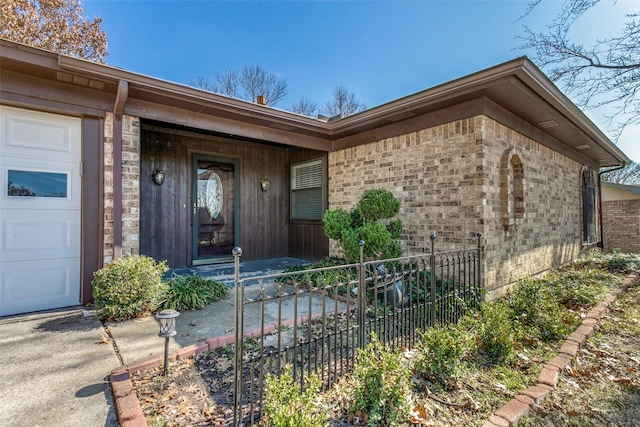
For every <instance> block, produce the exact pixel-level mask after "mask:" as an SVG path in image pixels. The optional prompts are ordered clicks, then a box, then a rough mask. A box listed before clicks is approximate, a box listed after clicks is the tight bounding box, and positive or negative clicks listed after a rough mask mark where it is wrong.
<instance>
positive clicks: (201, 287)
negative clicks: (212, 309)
mask: <svg viewBox="0 0 640 427" xmlns="http://www.w3.org/2000/svg"><path fill="white" fill-rule="evenodd" d="M228 296H229V287H228V286H227V285H226V284H225V283H222V282H216V281H215V280H210V279H205V278H204V277H202V276H198V275H174V276H173V277H172V278H171V280H169V281H168V282H167V290H166V293H165V296H164V303H163V306H164V308H173V309H174V310H178V311H184V310H199V309H201V308H203V307H204V306H206V305H208V304H211V303H214V302H216V301H220V300H221V299H224V298H227V297H228Z"/></svg>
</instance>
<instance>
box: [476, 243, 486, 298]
mask: <svg viewBox="0 0 640 427" xmlns="http://www.w3.org/2000/svg"><path fill="white" fill-rule="evenodd" d="M476 237H477V238H478V260H477V261H476V262H477V263H478V268H477V271H478V277H477V279H476V283H477V285H476V303H478V299H479V297H480V296H481V295H482V290H483V289H484V283H482V264H483V262H482V244H481V241H480V238H481V237H482V233H476ZM483 299H484V298H483Z"/></svg>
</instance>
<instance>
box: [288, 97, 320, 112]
mask: <svg viewBox="0 0 640 427" xmlns="http://www.w3.org/2000/svg"><path fill="white" fill-rule="evenodd" d="M291 111H293V112H294V113H298V114H302V115H303V116H309V117H313V116H314V115H315V114H316V112H317V111H318V104H316V103H315V102H313V101H311V100H310V99H309V98H306V97H304V98H301V99H300V100H299V101H297V102H295V103H294V104H293V105H292V106H291Z"/></svg>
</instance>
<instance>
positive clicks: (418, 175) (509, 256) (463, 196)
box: [328, 116, 582, 299]
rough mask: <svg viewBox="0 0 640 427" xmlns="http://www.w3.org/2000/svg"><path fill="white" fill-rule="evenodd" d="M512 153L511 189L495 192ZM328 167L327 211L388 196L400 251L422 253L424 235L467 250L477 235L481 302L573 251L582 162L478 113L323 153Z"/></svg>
mask: <svg viewBox="0 0 640 427" xmlns="http://www.w3.org/2000/svg"><path fill="white" fill-rule="evenodd" d="M514 154H515V155H517V156H518V159H519V162H520V163H521V167H522V170H521V171H519V172H518V173H517V174H515V175H519V176H522V179H521V182H520V185H521V187H520V188H521V190H518V191H511V192H508V191H507V192H505V191H502V192H501V185H504V182H505V179H504V178H503V175H504V174H505V173H508V170H506V171H505V169H504V164H505V163H504V156H505V155H510V156H513V155H514ZM507 163H508V162H507ZM520 163H517V162H516V164H518V167H520ZM328 167H329V208H330V209H334V208H337V207H342V208H344V209H347V210H349V209H351V208H352V207H353V206H354V205H355V204H356V203H357V201H358V199H359V198H360V196H361V194H362V193H363V192H364V191H365V190H367V189H370V188H385V189H387V190H389V191H391V192H392V193H393V194H394V195H395V196H396V197H397V198H398V200H399V201H400V205H401V208H400V213H399V217H400V219H402V221H403V222H404V237H403V238H404V242H403V244H404V249H405V253H406V254H416V253H425V252H429V251H430V239H429V235H430V234H431V233H433V232H434V231H435V232H436V234H437V236H438V238H437V239H436V250H438V251H442V250H452V249H462V248H464V247H467V248H470V247H474V246H475V244H476V241H477V240H476V238H475V234H476V233H477V232H481V233H482V234H483V237H482V241H483V243H484V245H485V266H484V277H485V285H486V288H487V290H488V291H489V292H488V298H491V299H492V298H495V297H497V296H498V295H499V294H500V293H501V292H504V290H505V286H506V285H509V284H510V283H513V282H514V281H515V280H517V279H518V278H519V277H521V276H523V275H525V274H537V273H540V272H543V271H545V270H548V269H550V268H552V267H557V266H559V265H561V264H563V263H566V262H568V261H570V260H572V259H574V258H575V257H577V256H578V255H579V254H580V252H581V250H582V239H581V221H582V216H581V181H580V176H581V175H580V173H581V170H582V165H581V164H579V163H577V162H575V161H573V160H570V159H569V158H567V157H565V156H563V155H561V154H559V153H557V152H555V151H553V150H551V149H550V148H547V147H545V146H543V145H541V144H539V143H537V142H535V141H534V140H531V139H529V138H527V137H526V136H524V135H522V134H520V133H518V132H516V131H514V130H512V129H510V128H508V127H506V126H504V125H502V124H500V123H498V122H496V121H494V120H492V119H490V118H488V117H486V116H476V117H472V118H468V119H463V120H459V121H456V122H452V123H448V124H444V125H440V126H435V127H432V128H429V129H424V130H420V131H417V132H412V133H409V134H406V135H402V136H398V137H394V138H388V139H384V140H380V141H375V142H372V143H369V144H364V145H360V146H356V147H352V148H348V149H344V150H340V151H337V152H333V153H329V163H328ZM513 176H514V174H512V175H511V181H509V180H506V182H512V181H513ZM520 193H521V194H520ZM516 196H518V197H522V199H521V200H520V199H518V200H517V202H514V203H512V204H511V205H510V204H509V203H505V201H504V198H505V197H516ZM509 206H511V208H509ZM516 208H517V209H520V210H517V209H516ZM505 209H506V210H507V214H508V212H509V209H511V210H512V211H513V212H512V214H513V215H514V218H513V219H512V220H508V221H506V222H505V221H504V215H505ZM331 252H332V253H333V254H335V253H337V247H336V245H335V242H331Z"/></svg>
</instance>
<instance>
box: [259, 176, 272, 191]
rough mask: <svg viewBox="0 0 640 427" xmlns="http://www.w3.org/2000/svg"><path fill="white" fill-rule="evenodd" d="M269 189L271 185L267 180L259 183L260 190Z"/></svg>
mask: <svg viewBox="0 0 640 427" xmlns="http://www.w3.org/2000/svg"><path fill="white" fill-rule="evenodd" d="M269 187H271V183H270V182H269V181H267V178H265V179H263V180H262V181H260V188H262V191H267V190H268V189H269Z"/></svg>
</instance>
